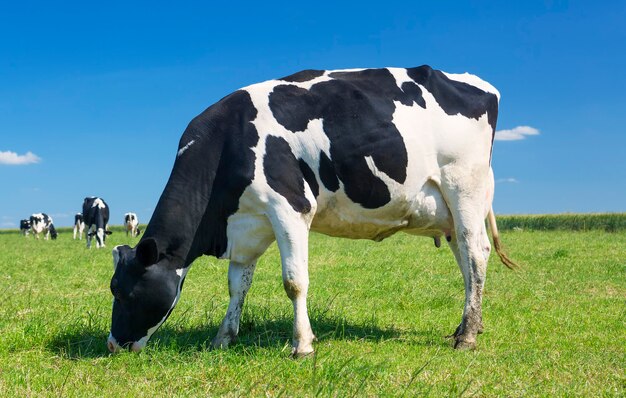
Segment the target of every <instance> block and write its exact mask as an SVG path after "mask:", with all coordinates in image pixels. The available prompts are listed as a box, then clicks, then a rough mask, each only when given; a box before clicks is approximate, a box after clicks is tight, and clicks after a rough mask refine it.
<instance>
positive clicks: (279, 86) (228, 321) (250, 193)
mask: <svg viewBox="0 0 626 398" xmlns="http://www.w3.org/2000/svg"><path fill="white" fill-rule="evenodd" d="M498 100H499V93H498V91H497V90H496V89H495V88H494V87H493V86H492V85H490V84H489V83H487V82H485V81H483V80H481V79H479V78H478V77H476V76H473V75H470V74H448V73H444V72H441V71H438V70H433V69H431V68H430V67H429V66H420V67H416V68H409V69H402V68H384V69H351V70H338V71H323V70H306V71H302V72H299V73H296V74H294V75H291V76H288V77H285V78H282V79H278V80H270V81H266V82H263V83H259V84H254V85H252V86H249V87H246V88H243V89H241V90H239V91H236V92H234V93H233V94H231V95H229V96H227V97H225V98H223V99H222V100H220V101H219V102H218V103H216V104H214V105H213V106H211V107H209V108H208V109H206V110H205V111H204V112H202V113H201V114H200V115H199V116H197V117H196V118H195V119H193V120H192V121H191V123H190V124H189V126H188V127H187V129H186V130H185V132H184V134H183V136H182V138H181V140H180V143H179V146H178V153H177V157H176V161H175V163H174V167H173V170H172V173H171V175H170V178H169V180H168V182H167V185H166V186H165V189H164V191H163V193H162V195H161V198H160V199H159V202H158V205H157V207H156V209H155V211H154V214H153V215H152V218H151V220H150V222H149V224H148V226H147V228H146V230H145V233H144V235H143V237H142V239H141V241H140V242H139V244H138V245H137V246H136V247H135V248H130V247H129V246H117V247H116V248H115V249H114V250H113V262H114V267H115V272H114V275H113V277H112V279H111V286H110V287H111V292H112V293H113V296H114V302H113V313H112V324H111V333H110V335H109V339H108V347H109V349H110V350H111V351H117V350H119V349H121V348H122V347H130V348H131V349H132V350H134V351H139V350H141V349H142V348H143V347H144V346H145V345H146V342H147V341H148V339H149V338H150V336H151V335H152V334H153V333H154V332H155V331H156V330H157V328H158V327H159V326H160V325H161V324H162V323H163V322H164V321H165V320H166V319H167V317H168V316H169V314H170V313H171V311H172V310H173V309H174V306H175V305H176V303H177V302H178V299H179V297H180V292H181V288H182V286H183V281H184V279H185V276H186V274H187V271H188V270H189V266H190V265H191V263H192V262H193V261H194V260H195V259H196V258H197V257H199V256H201V255H203V254H206V255H212V256H216V257H219V258H227V259H230V267H229V270H228V286H229V293H230V304H229V306H228V310H227V312H226V316H225V317H224V320H223V322H222V324H221V326H220V328H219V331H218V332H217V336H216V337H215V338H214V340H213V343H212V344H213V346H214V347H227V346H228V345H229V343H230V342H231V341H233V339H235V337H236V336H237V333H238V331H239V319H240V316H241V310H242V307H243V302H244V298H245V296H246V293H247V292H248V289H249V288H250V284H251V282H252V276H253V273H254V269H255V264H256V262H257V259H258V258H259V256H261V255H262V254H263V252H264V251H265V250H266V249H267V247H268V246H269V245H270V244H271V243H272V242H273V241H274V240H276V241H277V243H278V248H279V250H280V255H281V259H282V276H283V284H284V288H285V291H286V293H287V296H288V297H289V298H290V299H291V301H292V303H293V307H294V328H293V354H294V355H298V356H299V355H306V354H309V353H311V352H312V351H313V345H312V342H313V339H314V335H313V332H312V330H311V325H310V322H309V317H308V314H307V304H306V302H307V290H308V286H309V276H308V242H307V241H308V235H309V231H310V230H313V231H318V232H321V233H324V234H328V235H332V236H340V237H348V238H357V239H372V240H374V241H381V240H383V239H385V238H386V237H388V236H391V235H393V234H394V233H396V232H398V231H404V232H408V233H411V234H415V235H423V236H429V237H432V238H435V242H440V237H441V236H445V237H446V238H447V240H448V242H449V246H450V248H451V249H452V252H453V253H454V256H455V257H456V259H457V261H458V264H459V267H460V269H461V271H462V274H463V278H464V280H465V297H466V299H465V308H464V311H463V316H462V320H461V323H460V325H459V326H458V327H457V329H456V331H455V332H454V334H453V336H454V347H456V348H472V347H474V346H475V343H476V335H477V334H478V333H481V332H482V330H483V325H482V310H481V303H482V292H483V284H484V282H485V274H486V267H487V259H488V257H489V253H490V250H491V245H490V242H489V238H488V236H487V228H486V226H485V218H487V217H488V218H489V220H490V223H489V224H490V226H491V231H492V233H493V239H494V244H495V247H496V250H497V252H498V254H500V255H501V259H502V261H503V262H504V263H505V264H507V265H508V266H513V263H512V262H511V261H510V260H509V259H508V258H507V257H506V256H505V255H504V254H503V253H501V250H500V243H499V238H498V235H497V230H496V224H495V218H494V217H493V210H492V207H491V203H492V199H493V194H494V179H493V172H492V170H491V150H492V144H493V137H494V131H495V127H496V119H497V113H498Z"/></svg>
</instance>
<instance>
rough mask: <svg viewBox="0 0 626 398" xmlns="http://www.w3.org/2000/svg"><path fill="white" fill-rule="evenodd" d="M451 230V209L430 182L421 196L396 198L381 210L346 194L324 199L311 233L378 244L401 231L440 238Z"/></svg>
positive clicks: (319, 204)
mask: <svg viewBox="0 0 626 398" xmlns="http://www.w3.org/2000/svg"><path fill="white" fill-rule="evenodd" d="M451 229H452V218H451V216H450V211H449V210H448V206H447V205H446V202H445V200H444V198H443V196H442V195H441V192H440V190H439V188H438V187H437V186H436V184H434V183H433V182H430V181H429V182H427V183H426V184H424V186H423V187H422V188H421V189H420V190H419V191H417V192H402V193H399V194H396V195H395V197H393V198H392V200H391V202H389V203H388V204H387V205H385V206H383V207H381V208H379V209H364V208H363V207H361V206H360V205H358V204H355V203H354V202H352V201H350V200H349V199H348V198H347V197H345V194H342V193H338V194H333V195H328V196H320V197H319V198H318V202H317V211H316V213H315V216H314V218H313V222H312V224H311V230H313V231H316V232H320V233H323V234H325V235H330V236H337V237H344V238H353V239H372V240H375V241H380V240H383V239H385V238H387V237H389V236H391V235H393V234H394V233H396V232H398V231H405V232H408V233H411V234H415V235H424V236H439V235H441V234H443V233H449V231H450V230H451Z"/></svg>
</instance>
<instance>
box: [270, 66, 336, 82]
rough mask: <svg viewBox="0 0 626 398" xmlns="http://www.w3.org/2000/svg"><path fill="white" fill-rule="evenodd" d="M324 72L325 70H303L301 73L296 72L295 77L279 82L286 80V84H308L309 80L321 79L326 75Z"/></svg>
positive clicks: (288, 77) (284, 78) (287, 77)
mask: <svg viewBox="0 0 626 398" xmlns="http://www.w3.org/2000/svg"><path fill="white" fill-rule="evenodd" d="M324 72H325V71H323V70H316V69H307V70H303V71H300V72H296V73H294V74H293V75H289V76H285V77H283V78H280V79H278V80H284V81H286V82H297V83H302V82H307V81H309V80H313V79H315V78H316V77H320V76H322V75H323V74H324Z"/></svg>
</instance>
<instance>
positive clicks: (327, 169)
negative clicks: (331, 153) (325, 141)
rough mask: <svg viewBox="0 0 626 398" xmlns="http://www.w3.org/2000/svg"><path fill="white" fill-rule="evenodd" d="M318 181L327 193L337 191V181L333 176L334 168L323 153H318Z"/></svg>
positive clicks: (335, 176) (335, 175)
mask: <svg viewBox="0 0 626 398" xmlns="http://www.w3.org/2000/svg"><path fill="white" fill-rule="evenodd" d="M319 173H320V180H322V184H324V186H325V187H326V189H328V190H329V191H332V192H336V191H337V190H338V189H339V179H338V178H337V174H335V167H334V166H333V163H332V161H331V160H330V159H329V158H328V156H326V153H325V152H324V151H320V170H319Z"/></svg>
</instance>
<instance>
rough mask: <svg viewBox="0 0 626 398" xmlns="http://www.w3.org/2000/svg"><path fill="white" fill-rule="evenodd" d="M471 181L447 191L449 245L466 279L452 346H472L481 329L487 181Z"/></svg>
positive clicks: (487, 245)
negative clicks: (451, 229)
mask: <svg viewBox="0 0 626 398" xmlns="http://www.w3.org/2000/svg"><path fill="white" fill-rule="evenodd" d="M473 181H474V185H472V186H470V187H467V188H465V189H463V187H459V186H456V187H455V188H456V189H454V190H448V191H447V192H446V196H447V197H446V200H447V201H448V202H449V208H450V209H451V213H452V218H453V221H454V233H453V234H452V239H451V241H450V248H451V249H452V252H453V253H454V255H455V257H456V260H457V263H458V265H459V268H460V270H461V273H462V274H463V280H464V282H465V305H464V309H463V317H462V319H461V323H460V325H459V326H458V327H457V329H456V331H455V332H454V334H453V335H452V336H453V337H454V347H455V348H458V349H472V348H474V347H475V346H476V335H477V334H479V333H482V330H483V323H482V297H483V288H484V285H485V278H486V274H487V260H488V259H489V253H490V251H491V244H490V242H489V238H488V236H487V229H486V226H485V209H486V208H488V207H487V206H486V203H485V190H486V189H488V188H487V187H488V184H485V183H483V182H482V181H480V182H477V181H476V180H473Z"/></svg>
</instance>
